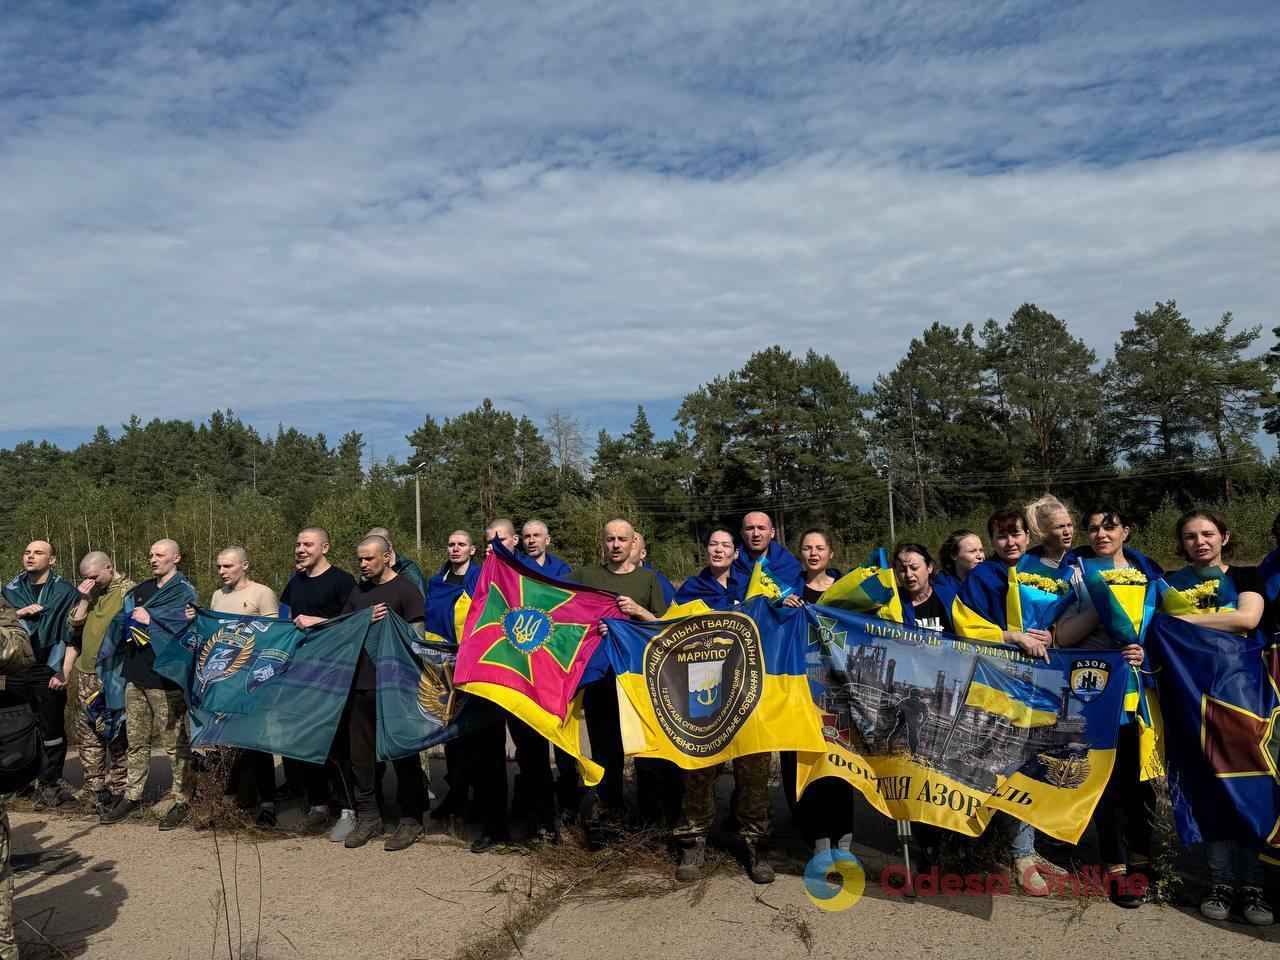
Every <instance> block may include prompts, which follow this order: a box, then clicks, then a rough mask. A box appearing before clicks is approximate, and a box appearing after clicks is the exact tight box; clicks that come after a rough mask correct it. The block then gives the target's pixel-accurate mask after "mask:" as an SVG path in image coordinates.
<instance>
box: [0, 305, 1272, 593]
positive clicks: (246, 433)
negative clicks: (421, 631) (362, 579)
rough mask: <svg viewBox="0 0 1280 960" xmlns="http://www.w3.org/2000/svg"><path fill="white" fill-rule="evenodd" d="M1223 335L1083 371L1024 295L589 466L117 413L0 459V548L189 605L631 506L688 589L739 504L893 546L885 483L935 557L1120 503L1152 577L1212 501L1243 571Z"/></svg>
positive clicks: (625, 439)
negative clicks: (378, 532)
mask: <svg viewBox="0 0 1280 960" xmlns="http://www.w3.org/2000/svg"><path fill="white" fill-rule="evenodd" d="M1232 325H1233V319H1232V316H1231V314H1230V313H1226V314H1223V315H1222V317H1221V318H1220V319H1219V320H1218V321H1217V322H1216V323H1215V324H1213V325H1212V326H1210V327H1208V328H1206V329H1200V328H1198V327H1197V326H1196V325H1195V324H1194V323H1193V322H1192V321H1191V320H1190V319H1189V318H1187V317H1185V316H1184V315H1183V314H1182V313H1181V312H1180V311H1179V310H1178V308H1177V305H1176V303H1174V302H1173V301H1172V300H1170V301H1167V302H1157V303H1156V304H1155V305H1154V306H1153V307H1152V308H1151V309H1150V310H1145V311H1139V312H1137V313H1136V314H1135V315H1134V317H1133V322H1132V324H1131V325H1130V326H1129V327H1128V328H1126V329H1123V330H1121V331H1120V334H1119V339H1118V342H1117V343H1116V345H1115V349H1114V353H1113V355H1112V356H1111V357H1110V358H1109V359H1107V360H1106V362H1105V363H1104V364H1103V365H1102V366H1101V368H1100V369H1099V366H1098V362H1097V357H1096V356H1095V354H1094V353H1093V351H1092V350H1090V349H1089V348H1088V347H1087V346H1086V345H1085V344H1084V343H1083V342H1081V341H1080V340H1078V339H1077V338H1075V337H1073V336H1072V335H1071V333H1070V330H1069V326H1068V324H1067V323H1066V322H1065V321H1064V320H1062V319H1061V318H1059V317H1056V316H1054V315H1053V314H1052V313H1049V312H1048V311H1045V310H1043V309H1041V308H1039V307H1038V306H1036V305H1035V304H1030V303H1026V304H1023V305H1022V306H1020V307H1019V308H1018V309H1017V310H1015V311H1014V312H1013V314H1012V315H1011V316H1010V317H1009V319H1008V320H1007V321H1005V322H1003V323H998V322H996V321H994V320H988V321H987V322H986V324H985V325H984V326H983V328H982V330H981V334H980V335H978V334H977V333H976V332H975V328H974V327H973V325H966V326H963V327H950V326H946V325H944V324H940V323H933V324H931V325H930V326H929V327H928V329H926V330H924V331H923V332H922V333H921V334H920V336H919V337H917V338H915V339H913V340H911V342H910V344H909V345H908V348H907V351H906V353H905V355H904V356H903V357H902V359H901V360H900V361H899V362H898V363H897V365H895V366H894V368H893V369H892V370H890V371H889V372H887V373H885V374H884V375H883V376H881V377H879V378H878V379H877V380H876V382H875V384H874V388H873V389H872V390H871V391H870V392H865V393H864V392H863V391H860V390H859V389H858V387H857V386H856V385H855V384H854V383H853V382H852V380H851V379H850V376H849V374H848V373H847V372H846V371H845V370H842V369H841V368H840V366H839V365H838V364H837V363H836V362H835V360H834V359H832V358H831V357H829V356H826V355H824V354H820V353H817V352H815V351H812V350H810V351H808V352H807V353H805V354H804V355H803V356H800V355H797V354H793V353H792V352H790V351H788V350H786V349H784V348H783V347H781V346H778V345H774V346H768V347H766V348H764V349H761V350H759V351H757V352H755V353H753V354H751V355H750V356H749V357H748V358H747V359H746V362H745V363H744V364H743V365H742V367H740V368H739V369H736V370H730V371H727V372H724V373H722V374H720V375H718V376H714V377H712V378H711V379H709V380H708V381H707V382H706V383H704V384H702V385H701V386H699V387H698V388H697V389H696V390H693V391H692V392H690V393H689V394H688V395H687V396H685V398H684V400H683V402H682V403H681V405H680V408H679V411H678V412H677V414H676V416H675V418H674V419H675V422H676V430H675V432H674V433H673V434H672V435H671V436H670V437H668V438H665V439H664V438H662V437H661V435H662V434H663V433H664V431H663V430H662V429H660V428H659V429H655V426H654V424H653V423H651V422H650V420H649V416H648V414H647V413H646V412H645V409H644V408H643V407H637V408H636V414H635V418H634V419H633V421H632V423H631V425H630V427H629V428H628V429H627V430H625V431H623V432H622V433H621V435H619V436H617V437H613V436H611V435H610V434H609V433H608V432H606V431H601V432H600V434H599V437H598V440H597V443H596V449H595V454H594V457H593V458H591V459H588V457H587V454H586V444H585V441H584V439H583V435H582V432H581V429H580V427H579V424H578V422H577V421H576V420H575V419H574V418H573V417H571V416H569V415H568V414H566V413H564V412H562V411H558V410H552V411H550V412H549V413H548V414H547V415H546V419H545V430H540V429H539V428H538V426H537V425H536V424H535V423H534V422H533V421H532V420H530V419H529V418H528V417H527V416H516V415H514V414H512V413H509V412H507V411H505V410H501V409H499V408H497V407H496V406H494V404H493V402H492V401H490V400H487V399H486V400H485V401H484V402H483V403H481V404H480V405H479V406H478V407H476V408H475V409H473V410H469V411H466V412H464V413H461V414H459V415H457V416H454V417H446V418H444V419H437V418H436V417H434V416H431V415H427V416H425V417H424V420H423V423H422V426H421V427H419V428H418V429H416V430H415V431H413V433H411V434H410V435H409V436H408V437H407V439H408V441H409V444H410V447H411V448H412V451H413V452H412V455H411V456H410V457H409V459H408V460H407V461H406V462H404V463H399V462H396V461H394V460H391V459H388V460H384V461H380V462H372V463H370V462H368V461H367V460H366V453H365V444H364V440H363V438H362V437H361V435H360V434H359V433H357V432H350V433H347V434H346V435H344V436H343V437H342V438H341V439H340V440H339V441H338V442H337V445H336V446H332V447H331V446H330V445H329V443H328V441H327V440H326V438H325V436H324V435H323V434H316V435H309V434H306V433H303V432H301V431H299V430H297V429H296V428H293V427H289V426H286V425H283V424H281V425H279V426H278V427H277V428H276V430H275V432H274V433H273V434H270V435H260V434H259V433H258V432H257V430H255V429H254V428H253V427H252V426H250V425H248V424H245V423H244V422H243V421H241V420H240V419H239V418H238V417H236V415H235V414H234V413H233V412H232V411H230V410H226V411H220V410H219V411H214V412H213V413H212V414H211V415H210V417H209V419H208V420H207V421H206V422H204V423H199V424H194V423H191V422H188V421H182V420H160V419H152V420H150V421H147V422H145V423H144V422H143V421H142V420H141V419H140V418H138V417H133V418H131V419H130V420H129V422H128V423H126V424H123V425H122V426H121V429H120V431H119V432H118V433H117V434H116V435H114V436H113V434H112V432H111V431H109V430H108V429H107V428H106V427H99V428H98V430H97V431H96V432H95V433H94V435H93V438H92V439H91V440H90V441H89V442H87V443H85V444H82V445H81V446H79V447H77V448H76V449H74V450H70V451H67V450H61V449H59V448H58V447H56V446H54V445H52V444H50V443H48V442H41V443H33V442H26V443H21V444H18V445H17V446H15V447H14V448H13V449H12V450H0V484H2V485H3V489H4V490H5V491H6V492H7V494H8V496H6V497H5V498H3V499H0V547H3V548H4V549H5V550H7V551H8V552H7V554H6V555H7V556H9V557H11V558H14V560H15V563H14V567H15V568H16V558H17V557H18V556H19V554H20V551H21V548H22V546H23V545H24V544H25V543H26V542H27V541H29V540H30V539H32V538H35V537H42V538H51V539H52V540H53V541H54V543H55V544H56V545H57V547H58V549H59V550H60V551H61V557H60V561H61V569H62V570H63V572H64V573H69V574H71V575H74V573H75V564H76V562H77V561H78V560H79V558H80V557H82V556H83V555H84V553H85V552H87V551H88V550H90V549H102V550H106V551H107V552H109V553H111V554H113V555H114V556H116V557H117V559H118V561H119V565H120V566H121V567H122V569H124V570H125V571H126V572H127V573H129V574H130V575H131V576H133V577H134V578H135V579H138V578H142V577H145V576H146V575H147V572H148V571H147V564H146V559H147V550H148V547H149V545H150V543H151V542H152V541H153V540H154V539H156V538H158V537H161V536H168V537H173V538H174V539H176V540H178V541H179V543H180V544H181V545H182V546H183V549H184V552H185V556H184V568H185V570H186V571H187V573H188V575H189V576H190V577H191V578H192V579H193V580H194V581H195V583H196V585H197V588H198V589H199V591H200V593H201V595H202V596H204V595H206V594H207V593H208V592H210V591H211V590H212V589H213V588H214V587H215V586H216V577H215V575H214V565H213V564H214V558H215V557H216V555H217V552H218V550H219V549H220V548H221V547H223V546H226V545H229V544H232V543H239V544H243V545H244V546H246V547H247V548H248V549H249V551H250V554H251V556H252V558H253V564H254V575H255V576H256V577H257V578H259V579H261V580H263V581H265V582H266V583H268V584H270V585H272V586H273V587H276V588H277V589H279V588H280V587H282V586H283V585H284V582H285V580H286V579H287V578H288V576H289V575H290V572H291V570H292V560H291V558H292V543H293V537H294V533H295V531H296V530H297V529H299V528H300V527H302V526H304V525H308V524H319V525H322V526H324V527H326V528H327V529H328V530H329V531H330V534H331V537H332V557H333V559H334V560H335V562H337V563H338V564H339V565H341V566H344V567H347V568H351V567H352V566H353V563H354V561H353V556H354V551H355V546H356V543H357V542H358V541H359V539H360V538H361V537H362V536H363V535H364V533H365V532H366V531H367V530H368V529H369V528H370V527H373V526H385V527H387V528H388V529H390V530H391V533H392V539H393V541H394V544H395V547H396V549H397V552H399V553H402V554H406V555H409V556H412V557H413V558H414V559H415V560H417V561H418V563H419V564H420V566H422V568H423V569H424V570H425V571H427V572H428V573H430V572H432V571H434V570H435V569H436V568H438V566H439V565H440V563H442V562H443V559H444V551H443V545H444V542H445V539H446V538H447V536H448V534H449V533H450V532H452V531H453V530H455V529H459V528H461V529H466V530H470V531H471V532H472V535H473V537H474V538H475V539H476V542H477V545H478V546H479V547H483V544H481V543H480V536H481V533H482V531H483V529H484V527H485V525H486V523H487V522H488V521H489V520H491V519H493V518H495V517H497V516H508V517H510V518H511V519H512V520H514V521H515V522H516V523H517V524H520V523H522V522H523V521H524V520H527V519H529V518H531V517H539V518H541V519H543V520H545V521H546V522H547V524H548V526H549V527H550V529H551V533H552V539H553V550H554V551H555V552H556V553H557V554H559V555H560V556H562V557H564V559H565V560H566V561H568V562H569V563H571V564H573V565H574V566H581V565H582V564H584V563H596V562H598V561H599V559H600V532H601V528H602V526H603V525H604V523H605V522H606V521H607V520H610V519H612V518H614V517H623V518H625V519H628V520H630V521H631V522H632V523H633V524H635V525H636V527H637V529H639V530H641V531H642V532H643V533H644V534H645V536H646V539H647V541H648V545H649V554H650V556H649V559H650V562H652V563H653V564H654V566H656V567H657V568H658V569H660V570H662V571H664V572H665V573H666V574H667V575H668V576H670V577H672V578H673V579H680V578H681V577H684V576H686V575H688V574H690V573H693V572H695V571H696V570H698V569H699V568H700V567H701V566H702V543H703V541H704V540H705V538H706V535H707V533H708V532H709V531H710V530H711V529H712V528H713V527H715V526H724V527H727V528H728V529H730V530H735V531H736V530H737V529H738V526H739V524H740V522H741V518H742V515H743V514H744V513H746V512H748V511H750V510H753V509H764V510H767V511H769V512H770V513H771V514H772V515H773V517H774V519H775V523H776V526H777V527H778V530H779V533H780V535H781V536H782V537H783V539H785V540H786V541H787V542H788V543H789V544H790V545H791V546H792V547H793V548H794V547H795V546H796V543H797V541H798V539H799V537H800V534H801V532H802V531H803V530H804V529H805V528H806V527H808V526H815V525H816V526H821V527H824V528H826V529H827V530H828V531H829V532H830V533H831V535H832V538H833V541H834V545H835V547H836V562H837V564H838V565H840V566H842V567H848V566H852V565H853V564H855V563H858V562H861V561H862V560H863V559H864V558H865V556H866V554H867V551H868V550H869V549H870V548H872V547H875V546H879V545H881V544H884V543H887V542H888V541H889V538H890V530H889V511H888V500H889V496H890V493H891V492H892V495H893V499H894V517H895V520H896V528H897V530H896V532H897V536H898V539H899V540H900V541H901V540H916V541H919V542H921V543H924V544H926V545H927V546H929V547H931V548H936V547H937V546H938V545H939V544H940V543H941V541H942V540H943V539H944V538H945V537H946V535H947V534H949V533H950V532H951V531H952V530H954V529H956V528H960V527H967V528H969V529H973V530H977V531H982V529H983V527H984V526H985V519H986V516H987V514H988V513H989V512H990V510H991V508H992V507H993V506H996V505H1003V504H1006V503H1014V504H1022V503H1025V502H1026V501H1027V500H1028V499H1031V498H1032V497H1034V496H1037V495H1039V494H1040V493H1042V492H1043V491H1044V490H1045V489H1052V490H1053V492H1055V493H1056V494H1057V495H1059V496H1060V497H1062V498H1064V499H1065V500H1067V501H1068V502H1069V503H1071V504H1072V505H1073V506H1075V507H1076V508H1077V509H1079V508H1083V507H1085V506H1087V505H1090V504H1093V503H1096V502H1099V501H1105V502H1111V503H1114V504H1115V505H1117V506H1119V507H1121V508H1122V509H1124V510H1127V511H1129V513H1130V514H1131V515H1132V516H1133V517H1134V519H1135V521H1136V524H1137V526H1136V530H1135V538H1134V543H1135V545H1137V546H1139V547H1140V548H1143V549H1146V550H1148V551H1149V552H1151V553H1152V554H1153V556H1155V557H1156V558H1157V559H1159V560H1160V561H1161V562H1162V563H1167V564H1173V563H1175V562H1176V561H1175V558H1174V556H1173V549H1172V547H1173V545H1172V543H1171V541H1170V536H1171V534H1170V533H1169V531H1170V530H1171V528H1172V524H1173V521H1174V520H1175V519H1176V517H1177V515H1178V514H1179V513H1180V512H1181V511H1182V510H1184V509H1186V508H1187V507H1188V506H1190V505H1192V504H1197V503H1204V502H1209V501H1212V502H1215V503H1219V504H1220V507H1221V509H1222V510H1223V511H1224V512H1225V513H1226V514H1227V516H1228V517H1229V518H1230V520H1231V523H1232V524H1234V525H1236V526H1237V527H1238V533H1237V542H1238V543H1239V544H1240V553H1239V556H1240V557H1242V558H1243V559H1245V560H1256V559H1258V558H1259V557H1260V556H1261V555H1262V553H1264V552H1265V550H1266V548H1267V546H1268V545H1269V533H1268V531H1269V527H1270V524H1271V520H1272V518H1273V517H1274V516H1275V515H1276V512H1277V510H1278V509H1280V470H1278V469H1277V466H1278V465H1277V464H1275V463H1273V464H1266V463H1263V462H1262V461H1261V457H1260V455H1259V452H1258V450H1257V448H1256V446H1255V444H1254V434H1255V431H1256V430H1257V429H1258V426H1259V424H1260V423H1262V425H1263V426H1264V427H1265V428H1266V429H1267V430H1268V431H1271V432H1273V433H1280V413H1277V410H1280V400H1278V399H1277V396H1278V395H1277V393H1276V391H1275V389H1274V387H1275V381H1276V378H1277V376H1280V345H1277V346H1274V347H1272V349H1271V351H1270V353H1268V354H1267V355H1266V356H1264V357H1259V356H1250V353H1251V351H1253V350H1254V348H1255V344H1256V341H1257V338H1258V335H1259V330H1258V328H1246V329H1233V326H1232ZM1275 332H1276V333H1277V335H1278V336H1280V327H1278V328H1276V331H1275ZM1264 413H1265V420H1264V419H1263V416H1262V415H1263V414H1264ZM415 493H420V496H421V529H422V537H423V541H422V542H423V547H422V550H421V551H419V550H418V549H417V547H416V542H415V530H416V522H417V514H416V511H415Z"/></svg>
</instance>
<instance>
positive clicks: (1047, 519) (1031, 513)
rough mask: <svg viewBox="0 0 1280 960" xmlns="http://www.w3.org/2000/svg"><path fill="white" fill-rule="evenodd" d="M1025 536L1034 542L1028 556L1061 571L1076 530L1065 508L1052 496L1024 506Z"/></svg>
mask: <svg viewBox="0 0 1280 960" xmlns="http://www.w3.org/2000/svg"><path fill="white" fill-rule="evenodd" d="M1026 517H1027V532H1029V533H1030V534H1031V536H1032V537H1034V538H1035V540H1036V546H1034V547H1032V548H1031V549H1030V550H1028V551H1027V552H1028V553H1030V554H1031V555H1032V556H1034V557H1039V558H1040V562H1041V563H1043V564H1044V565H1045V566H1048V567H1060V566H1062V565H1063V564H1064V562H1067V554H1068V553H1070V552H1071V546H1072V544H1073V543H1074V542H1075V537H1076V528H1075V523H1074V522H1073V521H1072V519H1071V511H1070V510H1068V509H1067V505H1066V504H1065V503H1063V502H1062V501H1061V500H1059V499H1058V498H1057V497H1055V496H1054V495H1053V494H1052V493H1046V494H1045V495H1044V496H1042V497H1040V498H1039V499H1038V500H1032V501H1031V502H1030V503H1028V504H1027V508H1026Z"/></svg>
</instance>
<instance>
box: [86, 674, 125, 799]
mask: <svg viewBox="0 0 1280 960" xmlns="http://www.w3.org/2000/svg"><path fill="white" fill-rule="evenodd" d="M76 684H77V696H78V697H79V698H80V707H81V709H79V710H77V711H76V719H75V725H74V727H73V730H74V733H75V738H76V750H78V751H79V753H80V765H81V766H82V767H84V792H85V793H86V794H94V793H101V792H102V791H104V790H110V791H111V792H112V793H123V792H124V784H125V776H126V774H125V752H126V751H127V750H128V748H129V742H128V739H127V737H128V734H126V733H123V732H122V733H121V734H120V735H119V736H118V737H116V738H115V740H113V741H111V743H107V742H106V741H105V740H103V739H102V737H100V736H98V732H97V731H96V730H94V729H93V724H92V723H90V722H89V718H88V717H87V716H85V712H84V705H85V702H86V701H87V700H88V699H89V698H90V697H92V696H93V695H94V694H96V693H101V692H102V679H101V678H100V677H99V676H98V675H97V674H96V673H81V672H80V671H76Z"/></svg>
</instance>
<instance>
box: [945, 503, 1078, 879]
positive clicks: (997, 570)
mask: <svg viewBox="0 0 1280 960" xmlns="http://www.w3.org/2000/svg"><path fill="white" fill-rule="evenodd" d="M987 533H988V535H989V536H990V537H991V546H992V549H993V551H994V553H995V556H994V557H993V558H992V559H990V560H985V561H983V562H982V563H980V564H979V565H978V566H977V567H975V568H974V570H973V572H972V573H971V574H970V575H969V578H968V579H967V580H965V582H964V584H963V585H962V586H961V587H960V593H959V594H958V595H957V596H956V599H955V603H954V604H953V606H952V622H953V624H954V626H955V632H956V633H958V634H960V635H961V636H963V637H968V638H970V639H973V640H983V641H986V642H988V643H1012V644H1016V645H1017V646H1019V647H1021V648H1022V651H1023V653H1025V654H1026V655H1027V656H1029V657H1035V658H1039V659H1043V660H1045V662H1048V660H1049V655H1048V653H1047V652H1046V651H1047V650H1048V647H1049V644H1050V642H1051V639H1052V638H1051V635H1050V633H1049V630H1050V628H1051V627H1052V626H1053V624H1054V622H1055V621H1056V620H1057V619H1058V618H1059V617H1061V616H1062V615H1063V614H1064V613H1065V612H1066V611H1067V609H1068V607H1069V606H1070V604H1071V602H1072V600H1073V599H1074V594H1073V593H1072V590H1071V583H1070V579H1069V577H1068V576H1067V575H1066V571H1060V570H1056V569H1054V568H1053V567H1048V566H1045V565H1044V564H1043V563H1041V562H1040V561H1039V560H1038V559H1037V558H1035V557H1032V556H1030V555H1029V554H1028V553H1027V543H1028V540H1029V536H1028V531H1027V524H1026V518H1025V517H1024V516H1023V513H1022V511H1020V510H1016V509H1013V508H1005V509H1003V510H997V511H996V512H995V513H993V514H992V515H991V518H990V519H989V520H988V521H987ZM1000 820H1001V823H1002V824H1003V825H1004V829H1005V832H1006V833H1007V835H1008V837H1009V843H1010V846H1011V848H1012V854H1013V865H1014V872H1015V873H1016V875H1017V878H1018V882H1019V883H1020V884H1021V885H1022V889H1023V890H1024V891H1025V892H1027V893H1029V894H1031V895H1032V896H1039V897H1042V896H1044V895H1045V894H1047V893H1049V891H1050V889H1051V887H1050V885H1049V884H1048V883H1047V882H1046V880H1045V878H1044V876H1042V873H1043V872H1048V873H1052V874H1061V873H1062V868H1061V867H1058V866H1055V865H1054V864H1052V863H1050V862H1049V861H1048V860H1046V859H1044V858H1043V857H1041V856H1040V855H1039V854H1038V853H1036V849H1035V836H1036V831H1035V828H1034V827H1032V826H1031V824H1029V823H1026V822H1024V821H1021V820H1015V819H1013V818H1012V817H1009V816H1007V815H1003V814H1002V815H1001V818H1000Z"/></svg>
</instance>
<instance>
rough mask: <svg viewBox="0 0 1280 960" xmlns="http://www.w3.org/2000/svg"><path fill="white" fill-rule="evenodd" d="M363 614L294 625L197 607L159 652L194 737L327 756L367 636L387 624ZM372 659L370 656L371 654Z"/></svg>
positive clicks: (319, 759)
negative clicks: (180, 694)
mask: <svg viewBox="0 0 1280 960" xmlns="http://www.w3.org/2000/svg"><path fill="white" fill-rule="evenodd" d="M370 616H371V614H370V612H369V611H367V610H366V611H360V612H357V613H353V614H350V615H348V616H345V617H339V618H337V619H335V620H330V621H327V622H326V623H324V624H322V625H320V626H318V627H313V628H312V629H310V630H300V629H298V628H297V627H296V626H294V625H293V622H292V621H290V620H277V619H274V618H270V617H237V616H230V615H228V614H223V613H215V612H213V611H212V610H204V609H197V614H196V618H195V620H193V621H192V622H191V625H190V629H188V630H187V631H186V632H185V633H183V634H182V635H181V636H179V637H178V638H177V641H176V642H171V643H168V644H166V646H165V648H164V649H163V650H160V651H158V652H157V655H156V670H157V672H159V673H160V674H162V675H164V676H166V677H168V678H169V679H170V680H172V681H174V682H175V683H177V684H178V686H180V687H181V688H182V692H183V696H184V697H185V698H186V701H187V706H188V708H189V710H188V713H189V715H190V722H191V745H192V746H193V747H209V746H216V745H219V744H222V745H226V746H234V747H247V748H249V749H251V750H262V751H264V752H266V753H278V754H280V755H281V756H285V757H293V758H294V759H296V760H303V761H305V762H308V763H324V762H325V758H326V757H327V756H328V754H329V745H330V744H331V743H332V742H333V736H334V733H335V732H336V731H337V729H338V719H339V717H341V715H342V708H343V706H344V705H345V704H346V702H347V694H348V693H349V691H350V690H351V682H352V679H353V677H354V676H355V666H356V658H357V657H358V656H359V654H360V648H361V647H362V646H363V645H364V644H365V642H366V639H367V635H375V637H376V635H378V634H381V633H382V632H386V631H391V630H393V629H394V628H393V627H392V625H391V623H390V622H389V621H390V620H391V618H392V617H394V616H395V614H388V615H387V617H385V618H384V619H383V620H382V621H380V622H379V623H377V624H374V625H373V628H372V629H371V628H370V622H369V621H370ZM375 662H376V660H375Z"/></svg>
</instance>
